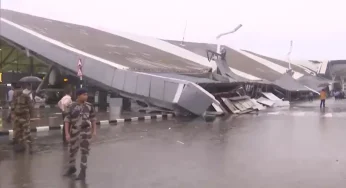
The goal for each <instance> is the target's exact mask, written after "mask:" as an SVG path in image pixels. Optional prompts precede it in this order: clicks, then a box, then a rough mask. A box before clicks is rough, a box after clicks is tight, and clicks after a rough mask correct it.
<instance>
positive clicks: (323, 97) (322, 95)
mask: <svg viewBox="0 0 346 188" xmlns="http://www.w3.org/2000/svg"><path fill="white" fill-rule="evenodd" d="M326 98H327V93H326V91H325V90H324V89H322V91H321V92H320V100H321V103H320V108H322V107H323V108H325V107H326Z"/></svg>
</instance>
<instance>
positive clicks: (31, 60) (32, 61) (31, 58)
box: [29, 56, 35, 76]
mask: <svg viewBox="0 0 346 188" xmlns="http://www.w3.org/2000/svg"><path fill="white" fill-rule="evenodd" d="M29 58H30V75H31V76H32V75H33V74H34V72H35V69H34V58H33V57H32V56H30V57H29Z"/></svg>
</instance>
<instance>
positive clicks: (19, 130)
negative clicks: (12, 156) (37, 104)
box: [11, 90, 33, 149]
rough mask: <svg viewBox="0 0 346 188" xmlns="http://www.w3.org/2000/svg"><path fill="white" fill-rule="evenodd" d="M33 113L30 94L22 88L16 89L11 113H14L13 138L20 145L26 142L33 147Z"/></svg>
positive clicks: (22, 145)
mask: <svg viewBox="0 0 346 188" xmlns="http://www.w3.org/2000/svg"><path fill="white" fill-rule="evenodd" d="M32 113H33V103H32V100H31V99H30V97H29V95H27V94H24V93H23V91H22V90H15V91H14V93H13V100H12V103H11V114H12V115H13V138H14V139H13V140H14V142H15V143H16V144H19V146H21V147H24V145H25V143H27V144H28V146H29V148H30V149H32V139H31V135H30V116H31V115H32Z"/></svg>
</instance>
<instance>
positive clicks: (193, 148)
mask: <svg viewBox="0 0 346 188" xmlns="http://www.w3.org/2000/svg"><path fill="white" fill-rule="evenodd" d="M315 104H318V101H316V102H312V103H302V104H299V105H297V104H294V105H292V107H291V108H288V109H278V110H279V111H285V112H289V113H293V114H294V113H296V112H306V113H308V112H309V113H310V112H314V113H315V114H324V113H325V112H326V111H327V112H333V113H334V112H340V113H341V112H345V111H346V107H345V105H344V104H346V100H345V101H333V100H327V105H328V108H326V109H325V112H323V110H322V111H321V110H320V109H319V107H316V106H315ZM266 113H269V112H267V111H265V112H263V114H266ZM344 120H346V116H343V117H341V116H340V117H337V118H336V117H328V118H326V117H323V116H319V115H315V116H290V115H283V114H281V115H261V113H259V114H258V115H253V114H252V115H251V114H250V115H241V116H237V117H236V116H230V117H222V118H217V119H215V120H214V121H212V122H205V121H204V120H202V119H194V120H186V119H172V120H167V121H152V122H136V123H129V124H119V125H117V126H110V127H108V128H104V129H100V130H99V131H98V135H97V137H96V138H94V139H93V141H92V150H91V155H90V157H89V167H88V174H87V180H86V181H85V182H75V181H73V180H71V179H69V178H64V177H62V176H61V174H62V173H63V168H64V164H66V156H67V153H66V148H64V147H63V146H62V143H61V137H60V136H61V135H60V132H59V131H51V132H47V133H45V134H44V135H40V133H37V134H34V136H35V138H36V139H35V144H34V145H35V147H36V152H35V153H34V154H33V155H29V154H14V153H13V152H12V151H11V146H9V145H8V144H7V142H8V140H6V138H5V137H0V143H2V144H0V147H1V149H0V187H6V188H12V187H13V188H17V187H26V188H46V187H51V188H55V187H56V188H61V187H68V188H74V187H88V188H97V187H122V188H129V187H131V188H132V187H154V188H155V187H160V188H163V187H164V188H173V187H179V188H185V187H186V188H193V187H198V188H204V187H205V188H210V187H221V188H223V187H225V188H229V187H241V188H258V187H265V188H277V187H280V188H292V187H302V188H326V187H328V188H329V187H335V188H339V187H340V188H341V187H344V185H345V183H346V150H345V148H346V137H345V134H346V127H345V126H344V124H343V123H342V122H343V121H344Z"/></svg>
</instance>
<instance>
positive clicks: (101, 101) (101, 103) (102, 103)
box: [95, 91, 108, 112]
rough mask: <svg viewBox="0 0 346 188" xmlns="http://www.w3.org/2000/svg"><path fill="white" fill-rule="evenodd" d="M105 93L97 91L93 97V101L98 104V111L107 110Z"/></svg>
mask: <svg viewBox="0 0 346 188" xmlns="http://www.w3.org/2000/svg"><path fill="white" fill-rule="evenodd" d="M107 94H108V93H107V92H106V91H98V96H97V97H95V103H97V104H98V107H99V111H104V112H105V111H107ZM96 100H97V101H96Z"/></svg>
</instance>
